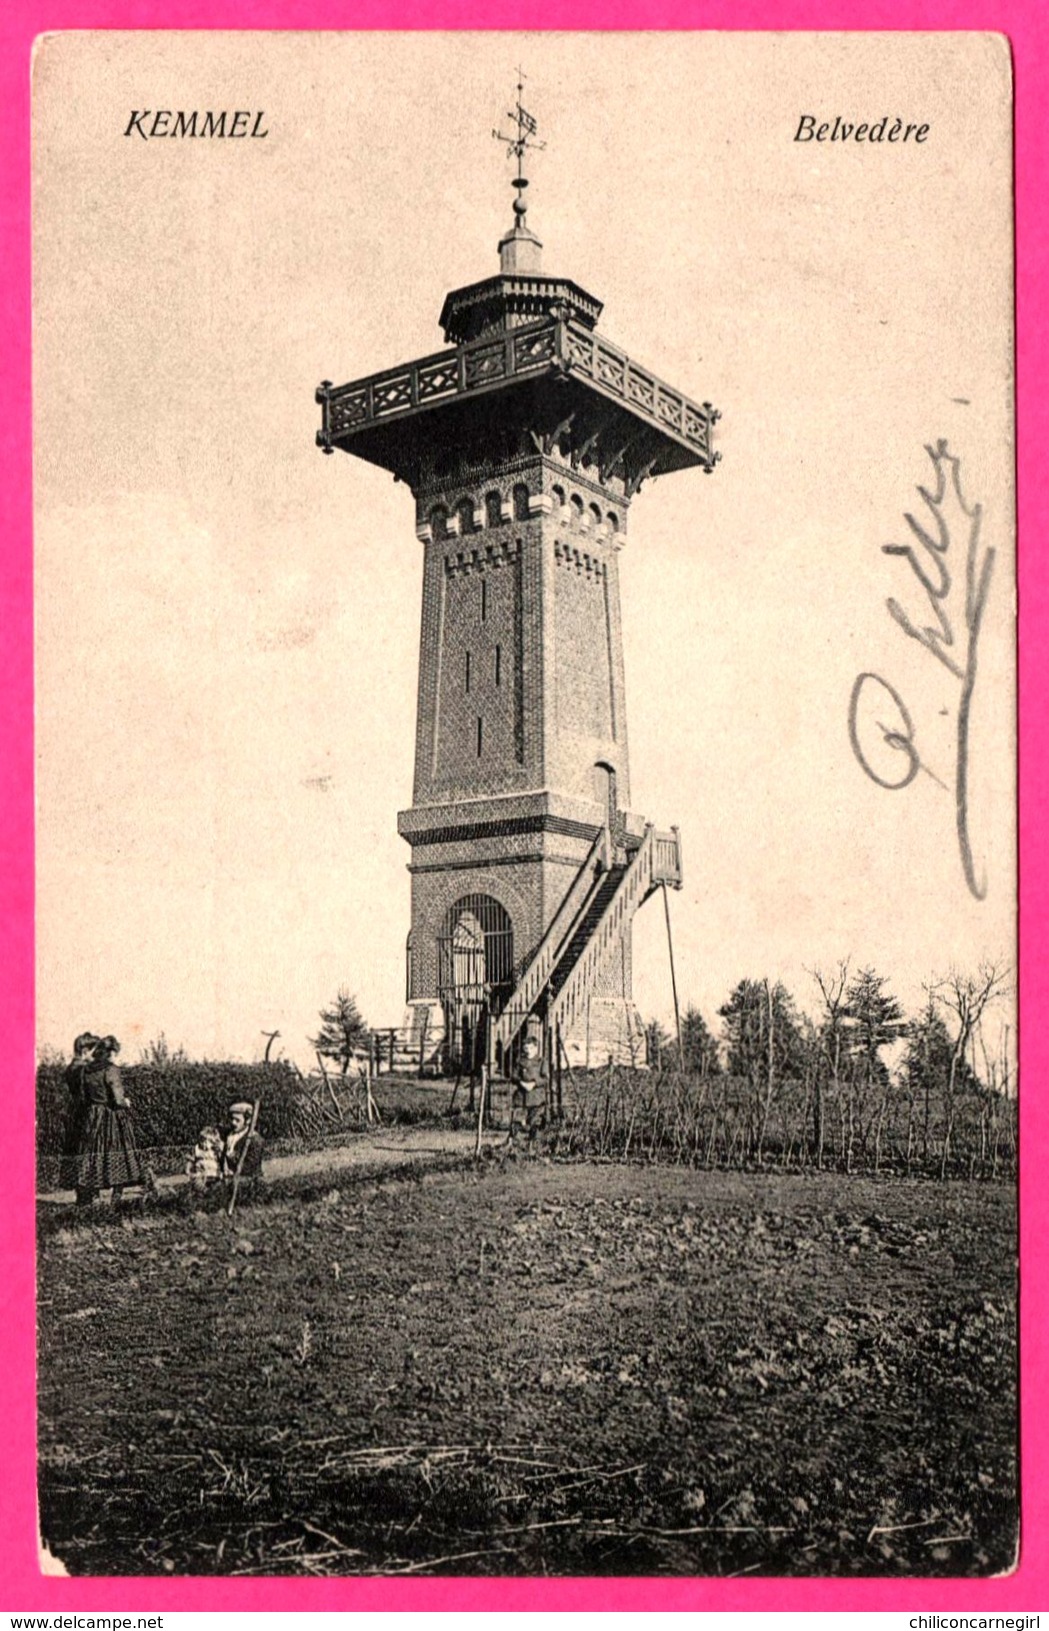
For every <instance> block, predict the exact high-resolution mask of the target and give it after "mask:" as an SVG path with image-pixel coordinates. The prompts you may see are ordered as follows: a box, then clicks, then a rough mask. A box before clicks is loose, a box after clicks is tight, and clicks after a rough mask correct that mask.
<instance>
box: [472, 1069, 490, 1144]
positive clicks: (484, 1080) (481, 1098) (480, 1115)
mask: <svg viewBox="0 0 1049 1631" xmlns="http://www.w3.org/2000/svg"><path fill="white" fill-rule="evenodd" d="M487 1093H488V1066H487V1065H482V1066H481V1090H480V1092H479V1093H478V1095H477V1142H476V1143H475V1145H474V1154H475V1155H480V1153H481V1130H482V1128H483V1127H484V1104H485V1099H486V1097H487Z"/></svg>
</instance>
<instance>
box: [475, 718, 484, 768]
mask: <svg viewBox="0 0 1049 1631" xmlns="http://www.w3.org/2000/svg"><path fill="white" fill-rule="evenodd" d="M483 747H484V720H483V719H482V718H481V716H480V714H478V716H477V757H478V758H480V757H481V750H482V748H483Z"/></svg>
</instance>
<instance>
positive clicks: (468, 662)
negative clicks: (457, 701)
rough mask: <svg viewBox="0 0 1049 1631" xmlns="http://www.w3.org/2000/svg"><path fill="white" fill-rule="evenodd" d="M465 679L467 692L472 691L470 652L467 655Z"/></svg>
mask: <svg viewBox="0 0 1049 1631" xmlns="http://www.w3.org/2000/svg"><path fill="white" fill-rule="evenodd" d="M464 678H465V680H466V689H467V691H469V689H470V653H469V652H467V653H466V664H465V673H464Z"/></svg>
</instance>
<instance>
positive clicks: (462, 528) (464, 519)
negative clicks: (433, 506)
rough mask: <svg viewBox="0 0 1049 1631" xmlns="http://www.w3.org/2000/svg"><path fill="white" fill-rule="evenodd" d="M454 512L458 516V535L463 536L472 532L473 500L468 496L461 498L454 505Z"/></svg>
mask: <svg viewBox="0 0 1049 1631" xmlns="http://www.w3.org/2000/svg"><path fill="white" fill-rule="evenodd" d="M455 513H456V515H457V516H458V517H459V535H460V537H462V538H465V537H466V534H467V533H468V532H473V530H474V507H473V500H472V499H469V498H461V499H460V500H459V502H458V504H457V505H456V506H455Z"/></svg>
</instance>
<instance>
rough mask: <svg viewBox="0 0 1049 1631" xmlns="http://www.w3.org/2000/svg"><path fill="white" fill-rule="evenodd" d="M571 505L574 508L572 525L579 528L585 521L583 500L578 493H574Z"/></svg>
mask: <svg viewBox="0 0 1049 1631" xmlns="http://www.w3.org/2000/svg"><path fill="white" fill-rule="evenodd" d="M569 503H570V504H571V506H572V525H573V527H578V526H579V524H580V522H581V521H582V519H583V500H582V499H581V498H580V496H579V494H578V493H573V494H572V497H571V498H570V500H569Z"/></svg>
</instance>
